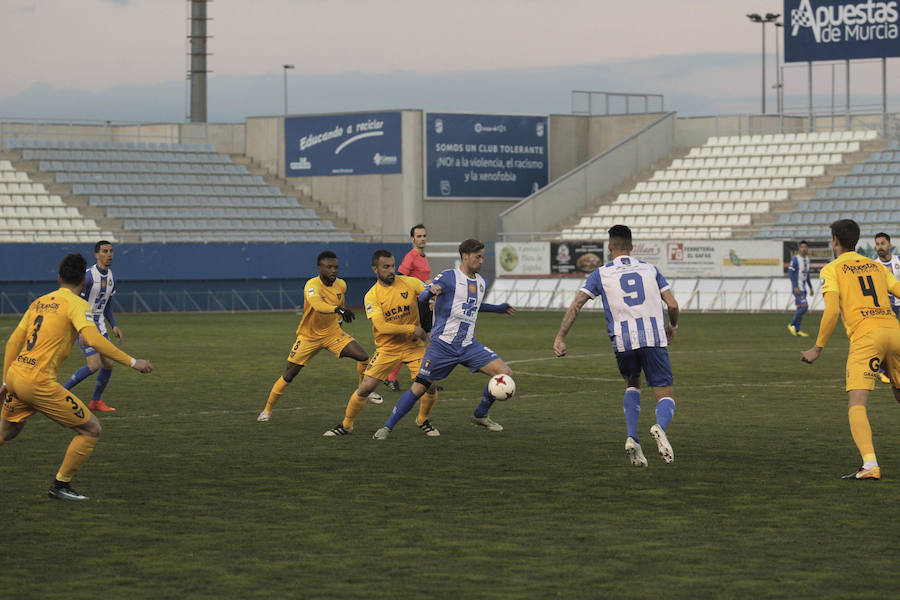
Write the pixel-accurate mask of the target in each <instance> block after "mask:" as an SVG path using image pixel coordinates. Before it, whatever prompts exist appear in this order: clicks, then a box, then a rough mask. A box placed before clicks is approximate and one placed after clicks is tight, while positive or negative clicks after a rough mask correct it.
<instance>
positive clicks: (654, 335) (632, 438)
mask: <svg viewBox="0 0 900 600" xmlns="http://www.w3.org/2000/svg"><path fill="white" fill-rule="evenodd" d="M631 249H632V243H631V230H630V229H629V228H628V227H626V226H625V225H614V226H613V227H612V228H610V230H609V251H610V253H611V255H612V260H611V261H610V262H609V263H607V264H605V265H603V266H602V267H599V268H598V269H597V270H596V271H594V272H593V273H591V274H590V275H589V276H588V278H587V280H586V281H585V282H584V285H583V286H582V287H581V289H580V290H579V291H578V295H577V296H576V297H575V300H574V301H573V302H572V304H571V306H569V309H568V310H567V311H566V315H565V316H564V317H563V320H562V323H561V324H560V326H559V332H558V333H557V334H556V339H555V340H554V342H553V350H554V352H555V353H556V356H558V357H563V356H565V355H566V335H567V334H568V333H569V330H570V329H571V328H572V325H573V324H574V323H575V319H576V318H577V317H578V313H579V312H580V311H581V309H582V308H583V307H584V305H585V303H586V302H587V301H588V300H593V299H594V298H597V297H598V296H599V297H600V299H601V301H602V302H603V310H604V312H605V313H606V331H607V334H608V335H609V339H610V340H612V345H613V350H614V351H615V355H616V362H617V363H618V365H619V373H621V374H622V377H624V378H625V385H626V389H625V397H624V399H623V401H622V406H623V409H624V411H625V426H626V429H627V432H628V437H627V438H626V440H625V452H626V453H627V454H628V456H629V458H630V459H631V464H632V465H634V466H636V467H646V466H647V458H646V457H645V456H644V452H643V450H642V449H641V444H640V441H639V438H638V433H637V425H638V416H639V415H640V412H641V371H643V373H644V376H645V377H646V378H647V384H648V385H649V386H650V387H651V388H653V393H654V395H655V396H656V401H657V402H656V424H655V425H653V427H651V428H650V435H651V436H652V437H653V439H654V440H656V445H657V449H658V450H659V454H660V456H662V458H663V460H664V461H666V462H667V463H671V462H672V461H674V460H675V452H674V451H673V450H672V445H671V444H670V443H669V439H668V436H667V435H666V428H667V427H668V426H669V423H670V422H671V420H672V417H673V415H674V414H675V400H674V398H673V391H674V379H673V378H672V367H671V365H670V363H669V351H668V350H667V348H666V346H667V345H668V343H669V342H671V341H672V339H674V337H675V331H676V329H677V328H678V312H679V311H678V302H676V300H675V296H673V295H672V291H671V290H670V289H669V287H670V286H669V284H668V282H666V280H665V278H664V277H663V276H662V274H660V272H659V271H658V270H657V268H656V267H655V266H653V265H651V264H649V263H645V262H643V261H640V260H637V259H634V258H632V257H631V256H629V254H630V253H631ZM666 314H668V321H669V322H668V324H667V323H666Z"/></svg>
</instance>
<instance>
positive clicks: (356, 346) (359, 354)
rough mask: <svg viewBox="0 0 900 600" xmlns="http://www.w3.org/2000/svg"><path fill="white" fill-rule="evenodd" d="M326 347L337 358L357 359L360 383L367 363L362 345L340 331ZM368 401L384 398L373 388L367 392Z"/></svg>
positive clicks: (366, 354) (372, 401) (367, 354)
mask: <svg viewBox="0 0 900 600" xmlns="http://www.w3.org/2000/svg"><path fill="white" fill-rule="evenodd" d="M328 349H329V350H331V352H333V353H334V355H335V356H337V357H338V358H352V359H353V360H355V361H357V362H356V372H357V374H358V375H359V383H362V380H363V373H365V371H366V367H367V366H368V364H369V353H368V352H366V350H365V349H364V348H363V347H362V345H360V343H359V342H357V341H356V340H355V339H353V338H352V337H350V335H348V334H346V333H343V332H342V333H341V335H340V336H338V337H336V338H334V340H332V341H330V342H329V343H328ZM376 387H377V386H376ZM369 402H371V403H372V404H381V403H382V402H384V399H383V398H382V397H381V394H378V393H376V392H375V390H374V389H373V390H372V391H371V392H369Z"/></svg>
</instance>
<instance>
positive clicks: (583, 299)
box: [553, 290, 591, 357]
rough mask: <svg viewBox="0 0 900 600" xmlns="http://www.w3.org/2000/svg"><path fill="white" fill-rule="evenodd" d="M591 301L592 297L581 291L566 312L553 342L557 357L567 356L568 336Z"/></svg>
mask: <svg viewBox="0 0 900 600" xmlns="http://www.w3.org/2000/svg"><path fill="white" fill-rule="evenodd" d="M590 299H591V297H590V296H589V295H588V294H587V293H586V292H585V291H583V290H579V291H578V295H577V296H575V299H574V300H573V301H572V304H570V305H569V309H568V310H567V311H566V314H565V315H564V316H563V320H562V323H560V325H559V331H557V332H556V339H555V340H553V351H554V352H555V353H556V356H558V357H562V356H565V355H566V335H567V334H568V333H569V330H570V329H572V325H574V324H575V319H577V318H578V313H580V312H581V309H582V308H584V305H585V303H587V301H588V300H590Z"/></svg>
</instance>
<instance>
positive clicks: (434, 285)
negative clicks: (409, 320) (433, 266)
mask: <svg viewBox="0 0 900 600" xmlns="http://www.w3.org/2000/svg"><path fill="white" fill-rule="evenodd" d="M447 285H448V284H447V282H446V281H444V280H443V278H442V277H441V276H440V275H438V276H437V277H435V278H434V281H432V282H431V283H430V284H429V285H427V286H426V287H425V290H424V291H423V292H422V293H421V294H419V302H428V301H429V300H431V297H432V296H440V295H441V293H443V292H444V291H446V289H447Z"/></svg>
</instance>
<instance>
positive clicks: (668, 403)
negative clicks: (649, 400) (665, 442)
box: [656, 396, 675, 430]
mask: <svg viewBox="0 0 900 600" xmlns="http://www.w3.org/2000/svg"><path fill="white" fill-rule="evenodd" d="M673 416H675V401H674V400H673V399H672V398H669V397H668V396H666V397H665V398H662V399H661V400H660V401H659V402H657V403H656V422H657V424H659V426H660V427H662V428H663V430H665V429H666V427H668V426H669V423H670V422H671V421H672V417H673Z"/></svg>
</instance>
